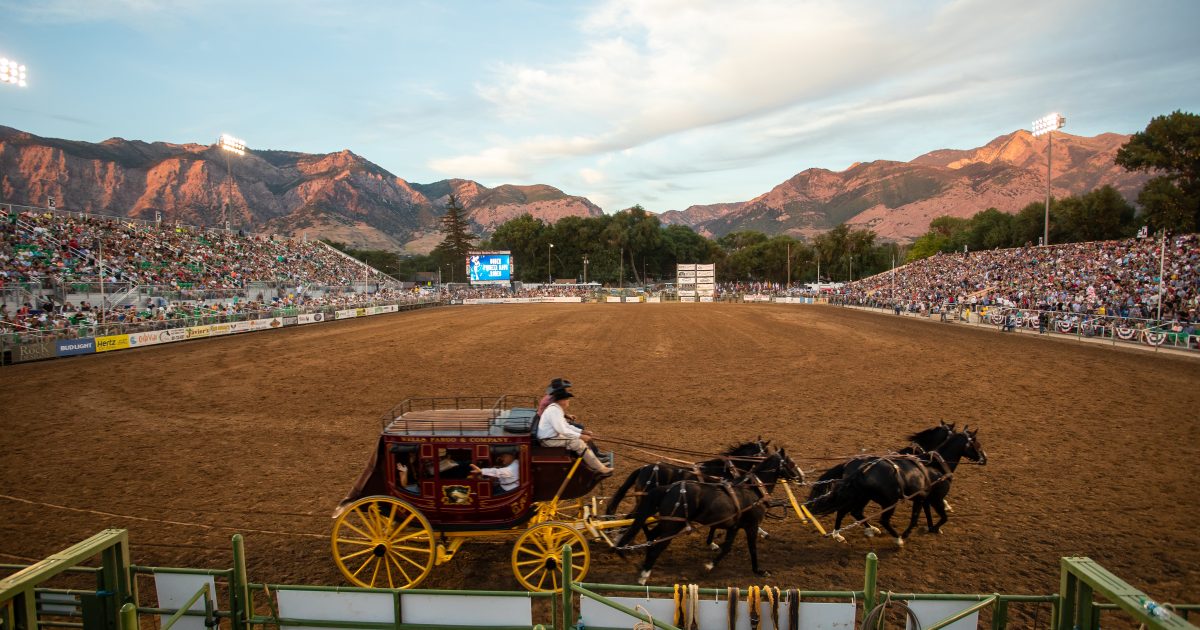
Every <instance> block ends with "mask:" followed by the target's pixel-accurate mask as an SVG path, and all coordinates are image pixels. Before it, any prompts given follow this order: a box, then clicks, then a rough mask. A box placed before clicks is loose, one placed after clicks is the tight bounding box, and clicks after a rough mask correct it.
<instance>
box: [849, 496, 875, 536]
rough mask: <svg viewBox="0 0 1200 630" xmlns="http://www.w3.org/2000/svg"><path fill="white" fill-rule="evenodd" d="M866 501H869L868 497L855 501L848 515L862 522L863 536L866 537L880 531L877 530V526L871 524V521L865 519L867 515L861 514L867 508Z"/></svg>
mask: <svg viewBox="0 0 1200 630" xmlns="http://www.w3.org/2000/svg"><path fill="white" fill-rule="evenodd" d="M868 503H870V500H869V499H861V500H859V501H858V502H857V503H855V504H854V505H853V506H852V507H851V508H850V516H853V517H854V520H856V521H858V522H860V523H862V526H863V536H866V537H867V538H871V537H872V536H874V535H876V534H878V533H880V532H879V528H878V527H875V526H874V525H872V524H871V521H869V520H867V517H866V516H865V515H864V514H863V510H865V509H866V508H867V504H868Z"/></svg>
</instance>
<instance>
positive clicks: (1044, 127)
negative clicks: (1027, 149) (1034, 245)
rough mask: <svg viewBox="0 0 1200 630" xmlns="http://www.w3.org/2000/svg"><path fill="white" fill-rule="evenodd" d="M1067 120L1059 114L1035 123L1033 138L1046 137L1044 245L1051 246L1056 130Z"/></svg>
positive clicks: (1040, 119) (1050, 115)
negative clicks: (1051, 174)
mask: <svg viewBox="0 0 1200 630" xmlns="http://www.w3.org/2000/svg"><path fill="white" fill-rule="evenodd" d="M1065 124H1067V119H1066V118H1063V117H1062V116H1061V115H1059V114H1058V113H1057V112H1055V113H1053V114H1047V115H1045V116H1042V117H1041V118H1039V119H1037V120H1035V121H1033V137H1035V138H1036V137H1038V136H1040V135H1043V134H1045V136H1046V222H1045V223H1044V224H1043V225H1044V227H1043V229H1042V245H1044V246H1049V245H1050V163H1051V159H1052V157H1051V156H1052V155H1053V153H1054V130H1055V129H1062V127H1063V125H1065Z"/></svg>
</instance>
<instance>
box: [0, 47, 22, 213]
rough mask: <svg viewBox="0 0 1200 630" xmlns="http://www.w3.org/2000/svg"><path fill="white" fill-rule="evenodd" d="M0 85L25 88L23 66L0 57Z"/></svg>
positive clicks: (1, 180)
mask: <svg viewBox="0 0 1200 630" xmlns="http://www.w3.org/2000/svg"><path fill="white" fill-rule="evenodd" d="M0 83H8V84H11V85H15V86H17V87H25V86H26V83H25V66H24V64H20V63H17V62H16V61H14V60H12V59H8V58H7V57H0ZM3 183H4V173H3V172H0V184H3ZM0 190H2V187H0Z"/></svg>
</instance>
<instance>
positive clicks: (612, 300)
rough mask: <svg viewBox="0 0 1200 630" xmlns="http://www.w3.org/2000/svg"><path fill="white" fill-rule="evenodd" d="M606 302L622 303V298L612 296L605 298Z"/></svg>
mask: <svg viewBox="0 0 1200 630" xmlns="http://www.w3.org/2000/svg"><path fill="white" fill-rule="evenodd" d="M604 301H605V302H620V301H621V297H620V296H618V295H610V296H608V297H606V298H604Z"/></svg>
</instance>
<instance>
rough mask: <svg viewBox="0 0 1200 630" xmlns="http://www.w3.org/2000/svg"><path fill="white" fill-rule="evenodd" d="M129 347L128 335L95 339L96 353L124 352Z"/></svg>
mask: <svg viewBox="0 0 1200 630" xmlns="http://www.w3.org/2000/svg"><path fill="white" fill-rule="evenodd" d="M128 347H129V335H108V336H105V337H96V352H111V351H113V350H124V349H126V348H128Z"/></svg>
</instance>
